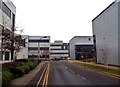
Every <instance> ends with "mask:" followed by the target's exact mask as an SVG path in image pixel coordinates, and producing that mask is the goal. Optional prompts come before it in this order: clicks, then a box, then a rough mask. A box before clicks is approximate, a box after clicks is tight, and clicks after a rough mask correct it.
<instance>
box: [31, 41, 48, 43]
mask: <svg viewBox="0 0 120 87" xmlns="http://www.w3.org/2000/svg"><path fill="white" fill-rule="evenodd" d="M29 42H33V43H38V42H41V43H42V42H49V40H29Z"/></svg>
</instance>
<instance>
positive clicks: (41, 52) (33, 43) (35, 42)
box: [28, 36, 50, 59]
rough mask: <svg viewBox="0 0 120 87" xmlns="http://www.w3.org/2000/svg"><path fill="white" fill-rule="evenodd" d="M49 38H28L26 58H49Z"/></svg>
mask: <svg viewBox="0 0 120 87" xmlns="http://www.w3.org/2000/svg"><path fill="white" fill-rule="evenodd" d="M49 52H50V36H28V58H38V57H40V58H41V59H45V58H49V54H50V53H49Z"/></svg>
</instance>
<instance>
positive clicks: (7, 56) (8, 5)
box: [0, 0, 16, 62]
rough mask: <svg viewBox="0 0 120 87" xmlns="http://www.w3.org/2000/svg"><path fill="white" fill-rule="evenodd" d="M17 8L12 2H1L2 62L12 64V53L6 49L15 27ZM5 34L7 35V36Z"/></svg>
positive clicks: (6, 0)
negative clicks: (5, 46) (5, 45)
mask: <svg viewBox="0 0 120 87" xmlns="http://www.w3.org/2000/svg"><path fill="white" fill-rule="evenodd" d="M15 15H16V7H15V6H14V4H13V3H12V2H11V1H10V0H0V62H10V61H11V60H13V59H12V58H11V52H10V50H9V49H5V48H4V44H6V43H9V42H10V41H9V40H10V36H9V35H11V34H12V33H13V31H14V27H15ZM5 34H7V35H6V36H5Z"/></svg>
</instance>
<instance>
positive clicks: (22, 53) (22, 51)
mask: <svg viewBox="0 0 120 87" xmlns="http://www.w3.org/2000/svg"><path fill="white" fill-rule="evenodd" d="M22 39H25V47H23V46H22V47H21V49H20V51H19V52H18V55H17V59H23V58H28V36H27V35H23V36H22Z"/></svg>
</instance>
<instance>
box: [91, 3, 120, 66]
mask: <svg viewBox="0 0 120 87" xmlns="http://www.w3.org/2000/svg"><path fill="white" fill-rule="evenodd" d="M118 24H119V23H118V3H114V4H112V5H111V6H110V7H109V8H107V9H106V10H105V11H104V12H103V13H102V14H101V15H99V16H98V17H97V18H96V19H95V20H93V34H94V35H95V36H96V49H97V63H105V62H107V63H108V64H112V65H118Z"/></svg>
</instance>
